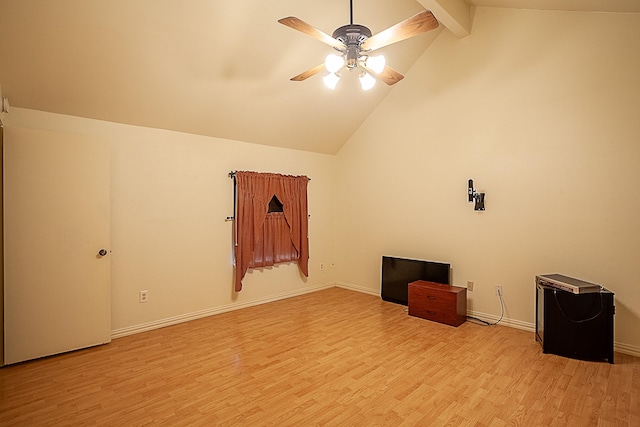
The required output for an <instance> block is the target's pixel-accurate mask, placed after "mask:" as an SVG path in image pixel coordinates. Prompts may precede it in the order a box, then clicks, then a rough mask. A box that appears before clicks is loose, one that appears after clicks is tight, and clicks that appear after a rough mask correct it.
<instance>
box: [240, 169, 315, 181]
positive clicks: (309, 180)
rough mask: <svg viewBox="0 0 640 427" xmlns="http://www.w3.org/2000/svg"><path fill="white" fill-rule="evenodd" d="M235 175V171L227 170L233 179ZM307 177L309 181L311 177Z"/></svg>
mask: <svg viewBox="0 0 640 427" xmlns="http://www.w3.org/2000/svg"><path fill="white" fill-rule="evenodd" d="M235 177H236V171H231V172H229V178H231V179H235ZM307 179H308V180H309V181H311V178H309V177H307Z"/></svg>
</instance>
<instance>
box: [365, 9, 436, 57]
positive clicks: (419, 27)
mask: <svg viewBox="0 0 640 427" xmlns="http://www.w3.org/2000/svg"><path fill="white" fill-rule="evenodd" d="M438 25H439V24H438V20H437V19H436V18H435V16H433V13H431V11H430V10H423V11H422V12H420V13H417V14H415V15H413V16H412V17H411V18H407V19H405V20H404V21H402V22H398V23H397V24H396V25H394V26H391V27H389V28H387V29H386V30H384V31H382V32H380V33H378V34H375V35H373V36H371V37H369V38H368V39H366V40H365V41H364V42H362V45H361V48H362V50H363V51H371V50H376V49H380V48H381V47H385V46H389V45H390V44H393V43H397V42H399V41H402V40H405V39H408V38H409V37H413V36H417V35H418V34H421V33H425V32H427V31H430V30H433V29H435V28H438Z"/></svg>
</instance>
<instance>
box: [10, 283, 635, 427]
mask: <svg viewBox="0 0 640 427" xmlns="http://www.w3.org/2000/svg"><path fill="white" fill-rule="evenodd" d="M404 309H405V307H403V306H400V305H396V304H391V303H387V302H384V301H381V300H380V298H378V297H375V296H371V295H366V294H361V293H358V292H353V291H348V290H344V289H339V288H332V289H327V290H324V291H320V292H315V293H312V294H308V295H303V296H299V297H295V298H290V299H287V300H283V301H278V302H273V303H269V304H265V305H261V306H257V307H252V308H247V309H243V310H238V311H235V312H230V313H225V314H220V315H217V316H212V317H209V318H206V319H201V320H197V321H192V322H188V323H183V324H180V325H176V326H171V327H167V328H164V329H159V330H155V331H151V332H145V333H141V334H137V335H133V336H129V337H124V338H119V339H117V340H114V341H113V342H112V343H110V344H108V345H104V346H100V347H94V348H90V349H86V350H81V351H76V352H72V353H68V354H64V355H59V356H54V357H50V358H45V359H41V360H36V361H32V362H27V363H22V364H18V365H13V366H8V367H4V368H2V369H0V425H2V426H40V425H42V426H68V425H73V426H75V425H108V426H134V425H136V426H138V425H167V426H192V425H196V426H197V425H206V426H213V425H239V426H261V425H274V426H289V425H290V426H311V425H336V426H373V425H388V426H444V425H447V426H506V425H516V426H572V427H573V426H640V359H639V358H634V357H631V356H627V355H624V354H620V353H616V364H615V365H610V364H608V363H606V362H585V361H578V360H573V359H567V358H563V357H559V356H555V355H546V354H542V352H541V349H540V346H539V344H538V343H536V342H535V340H534V336H533V333H531V332H526V331H521V330H517V329H513V328H508V327H503V326H492V327H487V326H480V325H477V324H473V323H470V322H466V323H464V324H463V325H461V326H460V327H458V328H454V327H451V326H446V325H441V324H438V323H433V322H429V321H427V320H422V319H419V318H415V317H410V316H408V315H407V313H406V312H405V311H404Z"/></svg>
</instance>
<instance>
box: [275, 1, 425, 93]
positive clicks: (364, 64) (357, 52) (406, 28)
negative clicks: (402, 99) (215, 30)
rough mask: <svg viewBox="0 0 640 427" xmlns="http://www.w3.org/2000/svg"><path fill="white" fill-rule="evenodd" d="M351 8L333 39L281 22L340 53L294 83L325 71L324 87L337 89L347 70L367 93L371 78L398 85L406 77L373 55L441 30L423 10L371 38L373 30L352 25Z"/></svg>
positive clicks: (302, 24) (294, 23) (304, 26)
mask: <svg viewBox="0 0 640 427" xmlns="http://www.w3.org/2000/svg"><path fill="white" fill-rule="evenodd" d="M349 7H350V23H349V24H348V25H344V26H342V27H340V28H338V29H337V30H335V31H334V32H333V34H332V35H331V36H329V35H328V34H326V33H324V32H322V31H320V30H318V29H317V28H315V27H313V26H311V25H309V24H307V23H306V22H304V21H303V20H301V19H299V18H296V17H294V16H289V17H287V18H282V19H280V20H278V22H279V23H281V24H282V25H286V26H287V27H289V28H292V29H294V30H297V31H300V32H302V33H305V34H307V35H309V36H311V37H313V38H315V39H317V40H320V41H321V42H323V43H325V44H328V45H329V46H331V47H333V48H334V49H335V50H337V51H338V52H339V54H337V55H336V54H334V53H332V54H329V55H328V56H327V58H326V60H325V62H324V63H322V64H320V65H317V66H315V67H313V68H310V69H308V70H307V71H304V72H303V73H300V74H298V75H297V76H295V77H292V78H291V80H293V81H302V80H306V79H308V78H309V77H311V76H313V75H315V74H317V73H319V72H320V71H322V69H326V70H327V71H329V74H328V75H326V76H325V77H324V78H323V81H324V84H325V85H326V86H327V87H329V88H331V89H334V88H335V87H336V85H337V84H338V81H339V80H340V72H341V71H342V70H343V69H345V68H346V69H347V70H349V71H353V70H356V69H360V73H359V79H360V84H361V86H362V89H364V90H368V89H371V88H372V87H373V86H374V85H375V83H376V79H375V78H374V77H372V76H375V77H377V78H378V79H380V80H382V81H383V82H385V83H386V84H388V85H392V84H395V83H397V82H399V81H400V80H402V79H403V78H404V76H403V75H402V74H400V73H399V72H398V71H396V70H394V69H393V68H391V67H389V66H388V65H386V63H385V59H384V56H382V55H378V56H371V55H370V54H371V52H373V51H374V50H376V49H380V48H382V47H385V46H388V45H390V44H393V43H396V42H399V41H402V40H406V39H408V38H410V37H413V36H416V35H418V34H421V33H424V32H427V31H430V30H433V29H435V28H438V21H437V20H436V18H435V17H434V16H433V14H432V13H431V11H429V10H423V11H422V12H419V13H417V14H415V15H413V16H412V17H410V18H407V19H405V20H404V21H401V22H399V23H397V24H395V25H393V26H391V27H389V28H387V29H386V30H384V31H382V32H380V33H378V34H376V35H372V33H371V30H369V29H368V28H367V27H365V26H364V25H358V24H354V23H353V0H349Z"/></svg>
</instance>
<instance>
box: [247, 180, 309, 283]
mask: <svg viewBox="0 0 640 427" xmlns="http://www.w3.org/2000/svg"><path fill="white" fill-rule="evenodd" d="M308 181H309V179H308V178H307V177H306V176H290V175H280V174H272V173H258V172H236V192H237V193H236V203H237V207H236V221H235V225H236V233H235V235H236V242H235V245H236V272H235V290H236V291H240V290H241V289H242V278H243V277H244V275H245V274H246V272H247V269H248V268H256V267H266V266H271V265H274V264H276V263H280V262H290V261H297V262H298V266H299V267H300V270H301V271H302V273H303V274H304V275H305V276H308V275H309V238H308V208H307V184H308ZM280 208H281V210H282V211H281V212H278V211H279V210H280ZM270 211H271V212H270Z"/></svg>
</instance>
